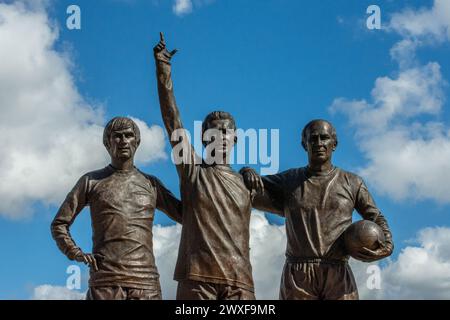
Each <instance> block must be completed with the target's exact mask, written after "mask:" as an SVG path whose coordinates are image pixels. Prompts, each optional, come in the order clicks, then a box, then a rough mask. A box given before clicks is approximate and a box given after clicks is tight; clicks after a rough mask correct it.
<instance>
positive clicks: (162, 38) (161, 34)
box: [159, 32, 166, 43]
mask: <svg viewBox="0 0 450 320" xmlns="http://www.w3.org/2000/svg"><path fill="white" fill-rule="evenodd" d="M159 38H160V41H161V43H166V40H164V34H163V33H162V32H160V33H159Z"/></svg>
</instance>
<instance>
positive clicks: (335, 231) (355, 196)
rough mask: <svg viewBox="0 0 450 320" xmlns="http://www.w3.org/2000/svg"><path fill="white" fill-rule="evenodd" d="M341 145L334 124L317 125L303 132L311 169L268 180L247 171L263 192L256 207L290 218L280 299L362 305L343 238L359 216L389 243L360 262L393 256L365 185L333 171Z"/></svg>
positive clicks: (320, 122) (365, 252) (251, 184)
mask: <svg viewBox="0 0 450 320" xmlns="http://www.w3.org/2000/svg"><path fill="white" fill-rule="evenodd" d="M337 142H338V141H337V135H336V131H335V129H334V127H333V126H332V124H331V123H329V122H328V121H325V120H313V121H311V122H310V123H308V124H307V125H306V126H305V128H304V129H303V132H302V145H303V147H304V149H305V150H306V151H307V152H308V166H306V167H303V168H296V169H290V170H287V171H284V172H281V173H279V174H275V175H270V176H264V177H259V176H258V175H257V173H256V172H255V171H254V170H253V169H251V168H243V169H242V170H241V173H242V174H243V176H244V180H245V182H246V184H247V186H248V187H249V188H250V189H252V190H255V191H257V192H258V193H257V195H256V198H255V201H254V203H253V205H254V207H255V208H257V209H260V210H264V211H269V212H274V213H277V214H279V215H281V216H283V217H285V218H286V233H287V249H286V263H285V265H284V270H283V275H282V280H281V288H280V299H358V291H357V287H356V284H355V280H354V277H353V274H352V271H351V269H350V267H349V265H348V263H347V260H348V258H349V257H348V253H347V252H346V249H345V245H344V239H343V236H342V235H343V233H344V231H345V230H346V229H347V227H349V226H350V225H351V223H352V212H353V210H356V211H357V212H358V213H359V214H360V215H361V216H362V217H363V218H364V219H367V220H371V221H374V222H375V223H377V224H378V225H379V226H380V227H381V229H382V230H383V233H384V235H385V238H386V241H385V242H384V243H380V247H379V248H378V249H376V250H369V249H368V248H362V249H361V251H360V252H358V255H357V258H358V259H359V260H362V261H367V262H369V261H375V260H378V259H381V258H384V257H387V256H389V255H390V254H391V253H392V251H393V242H392V235H391V232H390V230H389V227H388V224H387V222H386V219H385V218H384V216H383V215H382V214H381V212H380V210H379V209H378V208H377V207H376V205H375V202H374V201H373V199H372V197H371V195H370V193H369V191H368V190H367V187H366V185H365V184H364V182H363V180H362V179H361V178H360V177H358V176H357V175H355V174H353V173H350V172H347V171H344V170H342V169H340V168H337V167H335V166H333V165H332V162H331V159H332V154H333V152H334V151H335V150H336V147H337Z"/></svg>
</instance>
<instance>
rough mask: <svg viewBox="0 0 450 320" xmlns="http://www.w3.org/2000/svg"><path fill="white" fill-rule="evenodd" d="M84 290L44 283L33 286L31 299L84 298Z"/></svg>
mask: <svg viewBox="0 0 450 320" xmlns="http://www.w3.org/2000/svg"><path fill="white" fill-rule="evenodd" d="M85 297H86V292H79V291H76V290H69V289H67V288H66V287H61V286H52V285H49V284H44V285H41V286H38V287H36V288H34V290H33V295H32V297H31V299H32V300H84V299H85Z"/></svg>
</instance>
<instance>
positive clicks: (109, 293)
mask: <svg viewBox="0 0 450 320" xmlns="http://www.w3.org/2000/svg"><path fill="white" fill-rule="evenodd" d="M125 299H126V293H125V291H124V290H123V289H122V288H121V287H119V286H116V287H89V290H88V292H87V294H86V300H125Z"/></svg>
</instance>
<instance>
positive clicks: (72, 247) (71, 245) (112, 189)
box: [51, 117, 181, 299]
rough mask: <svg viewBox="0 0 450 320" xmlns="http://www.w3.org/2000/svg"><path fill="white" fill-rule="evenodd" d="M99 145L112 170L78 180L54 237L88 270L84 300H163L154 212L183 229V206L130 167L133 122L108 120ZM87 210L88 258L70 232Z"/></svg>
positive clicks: (134, 132)
mask: <svg viewBox="0 0 450 320" xmlns="http://www.w3.org/2000/svg"><path fill="white" fill-rule="evenodd" d="M103 143H104V145H105V147H106V148H107V150H108V152H109V154H110V156H111V164H110V165H109V166H107V167H105V168H103V169H100V170H96V171H92V172H89V173H86V174H85V175H83V176H82V177H81V178H80V179H79V181H78V182H77V184H76V185H75V187H74V188H73V189H72V191H71V192H70V193H69V194H68V195H67V197H66V199H65V200H64V202H63V203H62V205H61V207H60V209H59V211H58V213H57V214H56V216H55V218H54V220H53V222H52V225H51V232H52V236H53V238H54V239H55V241H56V243H57V245H58V247H59V249H60V250H61V251H62V252H63V253H64V254H65V255H66V256H67V257H68V258H69V259H70V260H75V261H78V262H84V263H86V264H88V265H89V266H90V279H89V291H88V294H87V299H161V289H160V284H159V274H158V270H157V268H156V265H155V258H154V255H153V240H152V239H153V233H152V227H153V218H154V212H155V209H159V210H162V211H163V212H165V213H166V214H167V215H169V216H170V217H171V218H172V219H174V220H176V221H178V222H180V223H181V203H180V201H179V200H178V199H176V198H175V196H174V195H173V194H172V193H171V192H170V191H169V190H167V189H166V188H165V187H164V185H163V184H162V183H161V182H160V181H159V180H158V179H157V178H156V177H154V176H151V175H147V174H145V173H143V172H141V171H140V170H138V169H137V168H136V167H135V166H134V164H133V159H134V154H135V151H136V149H137V148H138V146H139V143H140V134H139V128H138V127H137V125H136V124H135V123H134V122H133V121H132V120H131V119H129V118H119V117H118V118H114V119H112V120H111V121H110V122H109V123H108V124H107V126H106V128H105V131H104V136H103ZM85 206H89V207H90V211H91V220H92V231H93V236H92V241H93V249H92V253H91V254H88V253H84V252H82V250H81V249H80V248H79V247H78V246H77V245H76V244H75V241H74V240H73V239H72V237H71V235H70V232H69V229H70V226H71V225H72V223H73V222H74V220H75V218H76V217H77V215H78V214H79V213H80V211H81V210H82V209H83V208H84V207H85Z"/></svg>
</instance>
